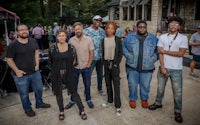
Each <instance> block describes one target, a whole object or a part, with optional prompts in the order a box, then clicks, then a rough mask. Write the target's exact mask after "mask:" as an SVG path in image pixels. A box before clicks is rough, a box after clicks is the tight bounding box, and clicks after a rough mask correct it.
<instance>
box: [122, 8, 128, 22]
mask: <svg viewBox="0 0 200 125" xmlns="http://www.w3.org/2000/svg"><path fill="white" fill-rule="evenodd" d="M127 10H128V7H123V15H124V17H123V20H127V12H128V11H127Z"/></svg>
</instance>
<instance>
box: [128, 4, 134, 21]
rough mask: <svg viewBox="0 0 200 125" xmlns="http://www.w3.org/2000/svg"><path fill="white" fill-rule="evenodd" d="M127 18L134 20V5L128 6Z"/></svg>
mask: <svg viewBox="0 0 200 125" xmlns="http://www.w3.org/2000/svg"><path fill="white" fill-rule="evenodd" d="M129 20H134V7H131V6H130V7H129Z"/></svg>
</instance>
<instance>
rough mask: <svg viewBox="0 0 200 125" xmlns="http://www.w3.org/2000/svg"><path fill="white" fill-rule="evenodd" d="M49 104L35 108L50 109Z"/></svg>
mask: <svg viewBox="0 0 200 125" xmlns="http://www.w3.org/2000/svg"><path fill="white" fill-rule="evenodd" d="M50 107H51V105H50V104H46V103H43V104H42V105H41V106H36V108H50Z"/></svg>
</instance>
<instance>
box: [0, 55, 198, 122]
mask: <svg viewBox="0 0 200 125" xmlns="http://www.w3.org/2000/svg"><path fill="white" fill-rule="evenodd" d="M157 69H158V62H157V63H156V70H155V72H154V74H153V79H152V82H151V90H150V95H149V97H150V98H149V104H152V103H153V102H154V100H155V96H156V89H157V77H156V74H157ZM195 71H196V73H197V74H198V75H199V76H200V70H195ZM120 75H121V102H122V115H121V116H117V115H116V111H115V108H114V106H112V107H108V108H102V107H101V104H102V103H103V102H105V101H106V99H107V98H106V96H101V95H100V94H98V92H97V89H96V87H97V85H96V77H95V74H94V75H93V76H94V77H92V85H91V96H92V100H93V102H94V105H95V107H94V109H89V108H88V106H87V103H86V101H85V99H84V94H83V92H84V87H83V83H82V80H81V81H80V83H79V90H78V91H79V94H80V96H81V98H82V101H83V104H84V106H85V111H86V113H87V116H88V119H87V120H86V121H83V120H81V118H80V116H79V115H78V108H77V107H76V106H74V107H72V108H71V109H69V110H65V120H64V121H59V120H58V106H57V103H56V98H55V96H53V94H52V93H51V90H46V91H44V94H43V99H44V102H46V103H50V104H51V108H49V109H35V99H34V96H33V93H30V98H31V100H32V104H33V105H32V106H33V110H34V111H35V112H36V116H35V117H32V118H29V117H27V116H26V115H25V113H24V111H23V109H22V105H21V102H20V99H19V95H18V94H17V93H10V94H9V95H8V96H6V97H0V124H1V125H179V124H178V123H176V122H175V120H174V109H173V107H174V105H173V104H174V103H173V96H172V90H171V84H170V82H168V84H167V86H166V89H165V90H166V91H165V97H164V99H163V108H162V109H158V110H155V111H150V110H148V109H143V108H142V107H141V103H140V98H139V99H138V100H137V107H136V109H131V108H130V107H129V103H128V101H129V99H128V85H127V79H126V73H125V64H124V59H123V61H122V63H121V74H120ZM183 81H184V84H183V111H182V115H183V120H184V121H183V123H182V125H198V124H199V123H200V118H199V117H200V92H199V90H200V78H193V77H191V76H189V68H188V67H184V69H183ZM103 89H104V90H106V88H105V82H104V83H103ZM63 97H65V98H64V103H65V104H66V103H67V102H68V101H69V97H68V96H67V91H66V90H64V92H63Z"/></svg>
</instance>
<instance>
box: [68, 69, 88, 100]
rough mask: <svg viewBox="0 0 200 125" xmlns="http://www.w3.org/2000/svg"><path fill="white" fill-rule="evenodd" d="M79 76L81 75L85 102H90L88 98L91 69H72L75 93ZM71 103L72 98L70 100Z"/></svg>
mask: <svg viewBox="0 0 200 125" xmlns="http://www.w3.org/2000/svg"><path fill="white" fill-rule="evenodd" d="M80 74H81V75H82V78H83V84H84V86H85V91H84V94H85V97H86V101H89V100H91V96H90V85H91V68H84V69H76V68H74V81H75V89H76V90H75V91H76V92H77V89H78V81H79V76H80ZM71 100H72V101H74V100H73V98H71Z"/></svg>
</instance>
